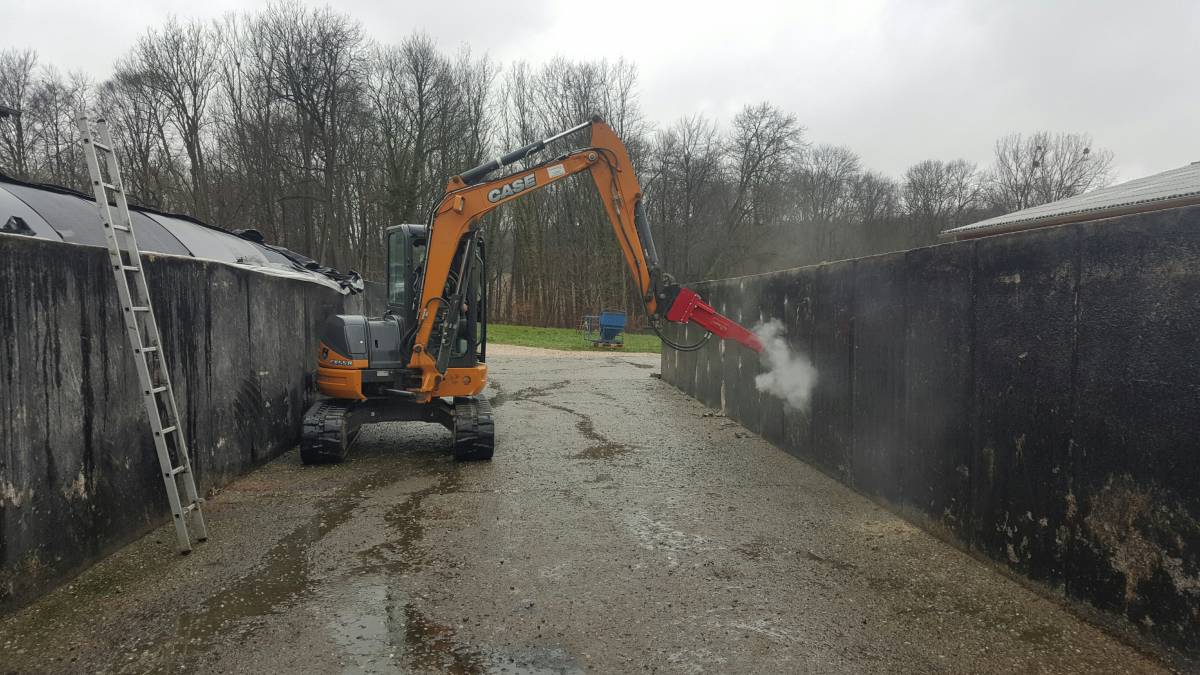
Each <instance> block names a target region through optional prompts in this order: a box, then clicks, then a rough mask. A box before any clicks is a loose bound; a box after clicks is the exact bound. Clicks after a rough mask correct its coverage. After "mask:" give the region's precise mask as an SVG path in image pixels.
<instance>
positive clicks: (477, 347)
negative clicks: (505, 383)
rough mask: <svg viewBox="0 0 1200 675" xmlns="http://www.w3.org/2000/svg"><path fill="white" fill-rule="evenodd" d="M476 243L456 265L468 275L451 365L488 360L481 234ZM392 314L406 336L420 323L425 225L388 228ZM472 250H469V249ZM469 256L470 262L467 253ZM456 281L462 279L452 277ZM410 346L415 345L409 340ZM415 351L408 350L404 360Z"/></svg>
mask: <svg viewBox="0 0 1200 675" xmlns="http://www.w3.org/2000/svg"><path fill="white" fill-rule="evenodd" d="M473 239H474V242H473V245H472V246H469V247H468V246H465V245H464V246H463V247H461V249H462V250H460V251H459V254H458V257H456V259H455V263H456V264H455V266H454V269H455V270H459V271H460V272H459V273H461V274H463V275H464V276H466V284H465V287H464V289H463V293H462V294H461V295H462V305H463V306H462V307H460V308H459V317H458V321H457V325H456V326H449V327H448V328H447V329H448V330H451V331H453V337H452V338H451V340H450V342H449V353H448V355H447V359H446V360H447V365H448V367H450V368H470V367H472V366H475V365H477V364H480V363H484V362H485V361H486V360H487V358H486V350H487V256H486V246H485V245H484V242H483V235H482V233H478V232H477V233H475V234H474V235H473ZM387 241H388V245H387V252H388V258H387V313H386V315H385V316H391V317H394V319H395V321H396V322H397V324H398V325H399V327H400V334H401V335H402V336H408V335H410V333H411V331H413V330H414V328H415V326H416V325H417V321H418V319H417V304H418V303H419V302H420V296H421V282H422V281H423V279H422V274H423V273H424V270H425V257H426V252H427V250H428V244H429V228H428V226H426V225H395V226H393V227H390V228H388V230H387ZM468 249H470V250H468ZM464 255H468V256H470V260H469V261H468V262H467V264H466V265H463V264H462V256H464ZM450 282H451V283H452V284H457V283H458V279H457V278H452V279H451V280H450ZM407 348H408V350H411V348H412V345H411V344H409V345H407ZM411 355H412V354H411V351H406V353H405V354H404V358H405V362H406V363H407V361H408V359H409V358H410V357H411Z"/></svg>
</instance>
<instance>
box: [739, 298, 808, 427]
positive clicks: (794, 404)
mask: <svg viewBox="0 0 1200 675" xmlns="http://www.w3.org/2000/svg"><path fill="white" fill-rule="evenodd" d="M754 334H755V335H757V336H758V339H759V340H762V343H763V350H762V355H761V358H762V362H763V365H764V366H765V367H766V368H767V372H765V373H762V374H761V375H758V376H757V377H755V378H754V387H755V388H756V389H758V390H759V391H761V392H762V393H764V394H770V395H771V396H775V397H776V398H781V399H783V400H784V402H786V403H787V406H788V407H789V408H792V409H794V410H803V411H806V412H807V411H808V405H809V402H810V401H811V400H812V390H813V387H814V386H816V384H817V369H816V368H814V367H813V364H812V361H809V360H808V357H807V356H805V355H804V354H794V353H792V350H791V348H790V347H789V346H788V343H787V339H786V338H785V337H784V329H783V324H782V323H781V322H780V321H779V320H778V319H771V320H770V321H768V322H766V323H762V324H759V325H758V326H756V327H755V328H754Z"/></svg>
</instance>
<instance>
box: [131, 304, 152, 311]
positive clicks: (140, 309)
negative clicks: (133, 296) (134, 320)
mask: <svg viewBox="0 0 1200 675" xmlns="http://www.w3.org/2000/svg"><path fill="white" fill-rule="evenodd" d="M130 309H132V310H133V311H135V312H149V311H150V308H149V307H143V306H141V305H138V306H137V307H130Z"/></svg>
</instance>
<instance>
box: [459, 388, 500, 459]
mask: <svg viewBox="0 0 1200 675" xmlns="http://www.w3.org/2000/svg"><path fill="white" fill-rule="evenodd" d="M452 431H453V432H454V459H456V460H458V461H460V462H469V461H477V460H483V459H491V458H492V454H493V453H494V452H495V448H496V444H495V441H496V425H495V423H494V422H493V421H492V404H491V403H489V402H488V400H487V399H486V398H483V397H475V396H470V397H459V398H455V399H454V428H453V429H452Z"/></svg>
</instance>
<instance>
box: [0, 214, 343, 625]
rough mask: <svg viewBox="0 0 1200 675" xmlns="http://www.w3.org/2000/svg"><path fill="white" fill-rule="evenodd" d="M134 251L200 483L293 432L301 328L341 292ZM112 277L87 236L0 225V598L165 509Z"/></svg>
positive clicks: (22, 592) (285, 443)
mask: <svg viewBox="0 0 1200 675" xmlns="http://www.w3.org/2000/svg"><path fill="white" fill-rule="evenodd" d="M144 259H145V260H146V261H147V264H146V269H147V275H148V276H147V280H148V282H149V284H150V288H151V294H152V297H153V301H154V304H155V310H156V315H157V318H158V322H159V327H160V330H161V331H162V334H163V341H164V343H165V345H166V355H167V359H168V363H169V364H170V366H171V379H172V382H173V384H174V385H175V389H176V397H177V402H178V405H179V408H180V414H181V415H182V417H183V422H184V426H185V430H186V434H187V441H188V445H189V447H190V449H191V452H192V457H193V465H194V466H195V468H196V472H197V478H198V487H199V488H200V490H201V491H202V492H205V491H207V490H209V489H211V488H214V487H218V486H221V485H224V484H225V483H227V482H229V481H230V480H231V479H232V478H234V477H235V476H237V475H239V474H241V473H243V472H245V471H246V470H247V469H249V468H251V467H253V466H255V465H256V464H259V463H261V462H263V461H265V460H267V459H270V458H271V457H274V456H276V455H278V454H279V453H280V452H282V451H284V450H287V449H289V448H291V447H292V446H294V444H295V442H296V440H297V438H298V435H299V428H300V418H301V415H302V414H303V412H304V409H305V406H306V403H307V401H308V399H309V397H310V396H311V393H310V391H309V389H308V382H309V379H310V378H309V373H310V372H311V371H312V369H313V368H314V367H315V362H314V355H315V348H314V345H315V344H316V342H315V329H316V328H317V327H318V326H319V325H320V322H321V321H322V319H323V318H324V317H325V316H327V315H329V314H334V313H338V312H341V311H342V308H343V300H344V299H343V296H341V295H339V294H338V293H337V292H336V291H333V290H331V289H329V288H327V287H324V286H321V285H319V284H314V283H309V282H304V281H298V280H292V279H286V278H280V277H273V276H268V275H264V274H259V273H255V272H252V271H247V270H242V269H239V268H235V267H232V266H228V265H224V264H220V263H210V262H203V261H199V260H194V259H184V258H173V257H161V256H158V257H155V256H145V258H144ZM113 284H114V282H113V278H112V274H111V272H110V270H109V267H108V255H107V251H105V250H104V249H102V248H96V247H90V246H79V245H73V244H64V243H56V242H50V241H47V240H39V239H32V238H26V237H20V236H14V235H0V338H2V339H0V610H2V609H7V608H11V607H14V606H16V605H17V604H19V603H22V602H24V601H26V600H28V599H30V598H32V597H34V596H35V595H36V594H38V593H40V592H43V591H45V590H47V589H48V588H50V587H52V586H54V585H55V584H57V583H59V582H61V581H62V580H64V579H67V578H69V577H70V576H72V575H74V574H75V573H77V572H78V571H80V570H82V569H83V568H85V567H86V566H88V565H90V564H91V563H93V562H95V561H96V560H98V559H100V558H101V557H103V556H104V555H106V554H107V553H109V552H111V551H113V550H115V549H116V548H119V547H120V546H121V545H123V544H124V543H126V542H128V541H130V540H132V539H134V538H136V537H137V536H139V535H141V534H142V533H144V532H146V531H147V530H149V529H150V528H152V527H154V526H156V525H158V524H161V523H163V522H165V521H166V519H167V516H168V513H169V512H168V509H167V504H166V496H165V491H164V489H163V484H162V481H161V479H160V477H159V476H160V474H159V472H158V464H157V459H156V455H155V452H154V445H153V442H152V441H151V437H150V433H149V423H148V422H147V420H146V413H145V411H144V409H143V407H142V401H141V397H140V392H139V390H138V381H137V375H136V372H135V371H134V368H133V361H132V358H131V355H130V353H129V352H130V349H129V345H128V343H127V342H126V337H125V332H124V331H125V329H124V323H123V322H122V320H121V317H120V315H119V313H118V311H117V303H116V291H115V289H114V287H113ZM216 536H220V534H219V533H216ZM172 541H173V540H172ZM164 545H166V544H164ZM172 545H173V544H172Z"/></svg>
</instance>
